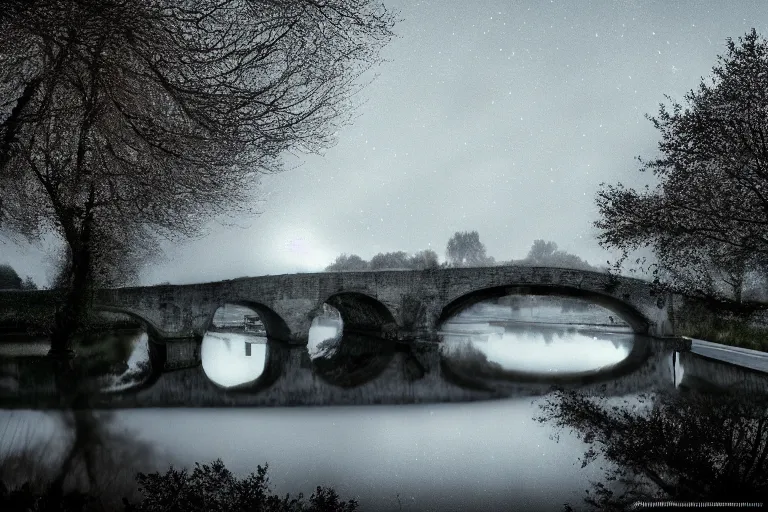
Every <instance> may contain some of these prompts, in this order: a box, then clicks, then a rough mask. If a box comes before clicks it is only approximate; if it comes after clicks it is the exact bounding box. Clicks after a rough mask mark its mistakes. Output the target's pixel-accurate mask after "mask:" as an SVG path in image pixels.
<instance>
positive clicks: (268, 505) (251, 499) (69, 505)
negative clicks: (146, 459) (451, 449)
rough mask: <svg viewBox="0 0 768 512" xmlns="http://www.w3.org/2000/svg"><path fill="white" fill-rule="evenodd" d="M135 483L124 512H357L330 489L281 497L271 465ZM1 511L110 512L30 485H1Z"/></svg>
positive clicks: (95, 502) (86, 499) (218, 465)
mask: <svg viewBox="0 0 768 512" xmlns="http://www.w3.org/2000/svg"><path fill="white" fill-rule="evenodd" d="M136 481H137V483H138V484H139V490H140V493H141V495H142V499H141V500H140V501H138V502H136V503H131V502H130V501H129V500H128V499H127V498H123V506H122V507H120V509H121V510H123V511H125V512H197V511H199V512H256V511H259V512H354V511H356V510H357V509H358V503H357V501H355V500H347V501H344V500H342V499H341V498H340V497H339V495H338V493H337V492H336V491H335V490H334V489H331V488H328V487H317V488H316V489H315V492H314V493H312V495H311V496H310V497H309V499H308V500H307V499H305V498H304V496H303V495H302V494H299V495H297V496H296V497H291V496H290V495H288V494H286V495H285V496H282V497H280V496H277V495H276V494H273V493H272V491H271V490H270V488H269V478H268V477H267V465H265V466H263V467H262V466H258V468H257V470H256V473H252V474H250V475H249V476H247V477H245V478H243V479H238V478H237V477H235V476H234V475H232V473H231V472H230V471H229V470H228V469H226V468H225V467H224V463H223V462H222V461H221V460H216V461H214V462H212V463H211V464H210V465H208V464H199V463H198V464H196V465H195V468H194V469H193V470H192V471H191V472H189V471H187V470H185V469H182V470H177V469H174V468H173V467H171V468H170V469H169V470H168V471H167V472H166V473H165V474H160V473H157V472H156V473H149V474H145V473H138V474H137V476H136ZM0 509H2V510H3V511H8V512H15V511H31V512H53V511H56V512H91V511H92V512H103V511H106V510H108V509H107V508H106V507H105V506H104V504H103V502H102V501H101V500H100V499H98V498H97V497H96V496H94V495H91V494H87V493H83V492H81V491H77V490H73V491H66V492H62V491H61V490H57V488H56V487H55V486H50V487H46V488H43V490H35V489H34V488H33V486H31V485H30V483H24V484H23V485H21V486H19V487H17V488H15V489H8V487H7V486H6V485H5V484H4V483H3V482H0Z"/></svg>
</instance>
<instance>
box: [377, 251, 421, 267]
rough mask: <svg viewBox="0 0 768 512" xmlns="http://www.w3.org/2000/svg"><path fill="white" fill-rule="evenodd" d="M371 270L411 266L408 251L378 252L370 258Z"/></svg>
mask: <svg viewBox="0 0 768 512" xmlns="http://www.w3.org/2000/svg"><path fill="white" fill-rule="evenodd" d="M369 266H370V269H371V270H381V269H385V268H399V269H405V268H411V263H410V260H409V258H408V253H406V252H403V251H397V252H387V253H381V252H380V253H379V254H377V255H375V256H374V257H373V258H371V263H370V265H369Z"/></svg>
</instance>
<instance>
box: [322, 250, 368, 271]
mask: <svg viewBox="0 0 768 512" xmlns="http://www.w3.org/2000/svg"><path fill="white" fill-rule="evenodd" d="M325 270H326V271H327V272H341V271H343V270H368V262H367V261H365V260H364V259H363V258H361V257H360V256H358V255H357V254H350V255H347V254H342V255H340V256H337V257H336V260H335V261H334V262H333V263H331V264H330V265H328V266H327V267H325Z"/></svg>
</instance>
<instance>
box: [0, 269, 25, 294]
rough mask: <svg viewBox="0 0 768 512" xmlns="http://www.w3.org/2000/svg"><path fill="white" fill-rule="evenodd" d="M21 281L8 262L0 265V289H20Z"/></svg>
mask: <svg viewBox="0 0 768 512" xmlns="http://www.w3.org/2000/svg"><path fill="white" fill-rule="evenodd" d="M21 288H22V281H21V278H20V277H19V274H17V273H16V271H15V270H14V269H13V267H11V266H10V265H8V264H3V265H0V290H20V289H21Z"/></svg>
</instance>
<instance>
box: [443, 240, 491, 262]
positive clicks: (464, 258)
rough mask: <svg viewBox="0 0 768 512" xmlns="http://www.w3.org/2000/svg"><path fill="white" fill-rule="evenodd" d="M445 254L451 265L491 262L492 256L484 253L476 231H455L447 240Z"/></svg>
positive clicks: (483, 246) (483, 247)
mask: <svg viewBox="0 0 768 512" xmlns="http://www.w3.org/2000/svg"><path fill="white" fill-rule="evenodd" d="M445 254H446V257H447V258H448V262H449V264H450V265H451V266H453V267H479V266H483V265H491V264H493V258H489V257H488V256H486V255H485V245H483V244H482V243H481V242H480V235H479V234H478V233H477V231H457V232H456V233H455V234H454V235H453V236H452V237H451V239H450V240H448V245H447V246H446V250H445Z"/></svg>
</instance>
